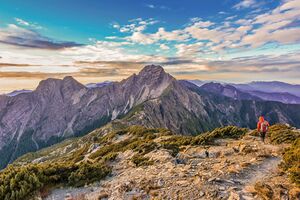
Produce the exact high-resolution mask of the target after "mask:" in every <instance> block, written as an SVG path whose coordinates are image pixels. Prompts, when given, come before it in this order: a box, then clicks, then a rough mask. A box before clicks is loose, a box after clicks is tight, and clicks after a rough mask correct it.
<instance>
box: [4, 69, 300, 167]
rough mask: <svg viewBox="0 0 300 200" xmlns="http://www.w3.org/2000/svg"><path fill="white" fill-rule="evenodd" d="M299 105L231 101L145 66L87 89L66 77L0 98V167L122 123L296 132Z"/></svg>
mask: <svg viewBox="0 0 300 200" xmlns="http://www.w3.org/2000/svg"><path fill="white" fill-rule="evenodd" d="M299 111H300V105H285V104H282V103H276V102H264V101H254V100H234V99H231V98H228V97H223V96H220V95H216V94H214V93H212V92H207V91H204V90H201V88H200V89H199V87H197V86H195V85H193V84H191V83H187V82H181V81H177V80H176V79H175V78H174V77H172V76H171V75H169V74H167V73H166V72H165V71H164V69H163V68H162V67H161V66H155V65H149V66H146V67H145V68H144V69H143V70H142V71H141V72H140V73H138V74H133V75H132V76H130V77H129V78H127V79H125V80H123V81H121V82H113V83H111V84H108V85H106V86H103V87H100V88H92V89H88V88H87V87H86V86H84V85H82V84H80V83H79V82H77V81H76V80H75V79H73V78H72V77H65V78H64V79H63V80H59V79H47V80H44V81H41V83H40V84H39V86H38V87H37V89H36V90H34V91H33V92H30V93H23V94H19V95H17V96H14V97H7V96H1V97H0V125H1V127H0V153H1V155H4V156H3V157H2V159H1V163H0V167H1V168H3V167H4V166H6V164H7V163H10V162H12V161H13V160H14V159H16V158H17V157H18V156H20V155H23V154H24V153H27V152H32V151H36V150H38V149H41V148H43V147H46V146H49V145H52V144H56V143H58V142H60V141H62V140H64V139H66V138H70V137H74V136H80V135H84V134H86V133H88V132H90V131H92V130H94V129H96V128H98V127H101V126H102V125H105V124H106V123H108V122H110V121H113V120H116V119H122V121H123V122H124V123H126V124H127V125H143V126H145V127H148V128H158V127H162V128H168V129H170V130H172V131H173V132H175V133H177V134H187V135H188V134H198V133H200V132H204V131H208V130H212V129H214V128H216V127H220V126H225V125H237V126H241V127H250V128H253V127H254V126H255V124H256V120H257V118H258V116H259V115H262V114H263V115H265V116H266V117H267V118H268V119H269V121H270V122H271V123H276V122H281V123H289V124H291V125H294V126H297V127H300V122H299V119H300V112H299Z"/></svg>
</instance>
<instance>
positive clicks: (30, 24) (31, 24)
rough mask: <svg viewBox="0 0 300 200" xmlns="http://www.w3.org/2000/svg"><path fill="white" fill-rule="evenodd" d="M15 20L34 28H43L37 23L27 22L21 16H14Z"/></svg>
mask: <svg viewBox="0 0 300 200" xmlns="http://www.w3.org/2000/svg"><path fill="white" fill-rule="evenodd" d="M15 21H16V22H17V23H18V24H19V25H21V26H27V27H30V28H34V29H42V28H43V27H42V26H40V25H38V24H37V23H32V22H28V21H25V20H24V19H21V18H17V17H16V18H15Z"/></svg>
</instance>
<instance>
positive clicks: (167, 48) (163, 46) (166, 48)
mask: <svg viewBox="0 0 300 200" xmlns="http://www.w3.org/2000/svg"><path fill="white" fill-rule="evenodd" d="M159 47H160V48H161V49H162V50H169V49H170V47H169V46H167V45H166V44H161V45H159Z"/></svg>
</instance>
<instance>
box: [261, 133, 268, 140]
mask: <svg viewBox="0 0 300 200" xmlns="http://www.w3.org/2000/svg"><path fill="white" fill-rule="evenodd" d="M266 133H267V132H260V138H261V141H263V142H265V138H266Z"/></svg>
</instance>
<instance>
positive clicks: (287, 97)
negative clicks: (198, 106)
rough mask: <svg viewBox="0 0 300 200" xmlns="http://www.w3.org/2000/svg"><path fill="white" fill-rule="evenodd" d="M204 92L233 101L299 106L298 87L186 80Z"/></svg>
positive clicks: (278, 84)
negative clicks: (260, 101)
mask: <svg viewBox="0 0 300 200" xmlns="http://www.w3.org/2000/svg"><path fill="white" fill-rule="evenodd" d="M188 81H189V82H191V83H193V84H195V85H197V86H198V87H201V88H202V89H204V90H207V91H211V92H214V93H218V94H222V95H223V96H227V97H230V98H233V99H243V100H245V99H248V100H263V101H278V102H282V103H285V104H300V85H292V84H288V83H283V82H278V81H273V82H251V83H247V84H235V83H221V82H216V81H200V80H188Z"/></svg>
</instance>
